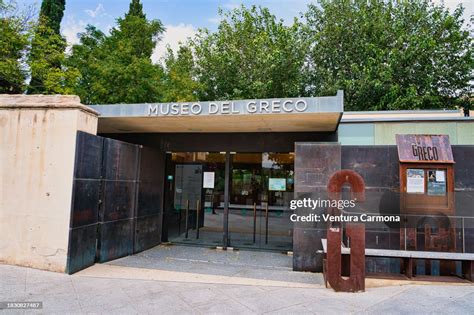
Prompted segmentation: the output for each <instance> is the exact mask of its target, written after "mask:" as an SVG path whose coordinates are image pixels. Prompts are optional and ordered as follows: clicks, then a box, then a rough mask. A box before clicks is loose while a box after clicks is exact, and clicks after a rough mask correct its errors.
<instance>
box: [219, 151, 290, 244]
mask: <svg viewBox="0 0 474 315" xmlns="http://www.w3.org/2000/svg"><path fill="white" fill-rule="evenodd" d="M231 165H232V171H231V184H230V187H231V191H230V202H229V219H228V220H229V242H230V246H233V247H237V248H239V247H242V248H255V249H269V250H282V251H287V250H291V248H292V240H293V236H292V231H293V227H292V224H291V221H290V218H289V217H290V215H291V213H290V209H289V203H290V200H291V199H292V198H293V169H294V167H293V166H294V155H293V154H292V153H237V154H233V155H232V164H231Z"/></svg>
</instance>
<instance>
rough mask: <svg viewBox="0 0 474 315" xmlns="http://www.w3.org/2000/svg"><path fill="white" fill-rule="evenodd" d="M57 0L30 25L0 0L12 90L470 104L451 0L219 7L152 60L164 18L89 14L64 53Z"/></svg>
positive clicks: (6, 81)
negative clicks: (107, 20)
mask: <svg viewBox="0 0 474 315" xmlns="http://www.w3.org/2000/svg"><path fill="white" fill-rule="evenodd" d="M11 1H13V0H11ZM64 4H65V0H43V2H42V6H41V12H40V17H39V22H38V23H36V25H35V26H34V28H33V29H32V28H31V26H28V27H25V24H24V23H23V22H22V21H23V20H22V18H20V17H19V16H16V15H15V13H11V12H12V11H11V10H10V11H9V12H10V13H9V14H8V15H6V14H5V12H7V11H8V10H7V7H8V6H6V5H5V2H4V1H2V0H0V12H1V15H0V31H1V32H2V36H1V38H0V53H1V55H0V84H1V86H0V92H3V93H22V92H24V90H25V80H26V79H27V78H28V77H31V81H30V85H29V87H28V89H27V90H28V92H29V93H62V94H70V93H72V94H77V95H79V96H80V97H81V100H82V102H84V103H86V104H109V103H142V102H160V101H162V102H176V101H184V102H185V101H194V100H220V99H249V98H272V97H298V96H321V95H334V94H335V93H336V91H337V90H339V89H343V90H344V92H345V109H346V110H390V109H427V108H450V107H453V106H454V105H460V106H462V107H464V108H469V107H470V106H471V105H472V94H471V93H472V86H471V84H472V82H474V78H473V71H474V56H473V53H474V50H473V48H474V47H473V37H472V34H473V33H474V32H473V29H472V26H471V25H467V26H466V23H465V22H464V21H463V18H462V17H463V12H464V9H463V8H462V7H461V6H460V7H458V8H457V9H456V10H454V12H452V13H450V12H449V11H448V10H447V9H446V8H444V7H443V6H442V5H435V4H433V3H432V2H429V1H426V0H416V1H395V0H388V1H387V0H371V1H366V0H353V1H330V0H320V1H319V3H318V4H310V5H309V6H308V9H307V11H306V12H305V13H303V14H302V18H301V19H294V20H293V21H292V23H289V24H288V23H286V24H285V23H283V21H282V20H279V19H277V18H276V17H275V16H274V15H272V14H271V13H270V11H269V10H268V9H266V8H261V7H256V6H252V7H249V8H247V7H244V6H241V7H239V8H236V9H233V10H230V11H222V10H220V11H219V14H220V18H221V22H220V23H219V26H218V28H217V31H215V32H211V31H209V30H207V29H201V30H199V31H198V33H197V34H196V35H195V36H194V37H193V38H191V39H189V40H188V41H187V42H186V43H184V44H182V45H181V46H180V48H179V50H178V51H176V52H173V51H172V50H171V49H168V51H167V53H166V55H165V56H164V58H163V65H161V64H159V63H158V64H154V63H153V62H152V60H151V56H152V54H153V51H154V49H155V48H156V46H157V44H159V42H160V37H161V35H162V33H163V31H164V27H163V25H162V24H161V22H160V21H159V20H149V19H147V17H146V15H145V13H144V11H143V6H142V4H141V2H140V1H139V0H131V2H130V5H129V10H128V12H127V13H126V14H125V15H124V16H123V17H121V18H119V19H117V24H116V26H115V27H114V28H112V30H111V31H110V34H105V33H104V32H102V31H101V30H99V29H98V28H96V27H94V26H90V25H89V26H87V28H86V30H85V31H84V32H83V33H82V34H81V35H80V43H79V44H78V45H74V46H73V47H72V49H71V53H70V54H68V55H65V53H64V50H65V48H66V42H65V40H64V39H63V38H62V37H61V35H60V33H59V29H60V23H61V19H62V16H63V11H64ZM31 30H32V31H31ZM31 34H34V36H31ZM26 52H27V54H26ZM25 55H27V56H28V58H27V61H28V66H29V67H25ZM27 70H28V71H27Z"/></svg>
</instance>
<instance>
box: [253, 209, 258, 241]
mask: <svg viewBox="0 0 474 315" xmlns="http://www.w3.org/2000/svg"><path fill="white" fill-rule="evenodd" d="M256 233H257V204H256V203H255V202H254V203H253V243H254V244H255V240H256V236H255V235H256Z"/></svg>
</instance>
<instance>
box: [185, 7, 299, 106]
mask: <svg viewBox="0 0 474 315" xmlns="http://www.w3.org/2000/svg"><path fill="white" fill-rule="evenodd" d="M220 15H221V18H222V21H221V23H220V25H219V27H218V30H217V32H215V33H211V32H209V31H208V30H206V29H204V30H200V31H199V32H198V34H197V35H196V37H195V38H194V40H193V44H192V47H193V50H194V52H195V55H196V65H197V67H196V68H197V77H198V79H199V82H200V83H201V84H202V86H203V92H202V94H201V96H200V98H201V99H205V100H213V99H230V98H265V97H283V96H297V95H299V94H300V93H301V81H302V79H303V77H302V67H303V65H304V57H305V51H306V49H305V45H306V44H305V43H306V42H305V41H302V40H301V36H299V29H300V24H299V23H298V22H297V21H296V20H295V21H294V23H293V24H292V25H291V26H285V25H284V24H283V21H282V20H277V19H276V18H275V16H274V15H272V14H271V13H270V11H269V10H268V9H266V8H257V7H255V6H252V7H251V8H245V7H244V6H242V7H240V8H237V9H234V10H232V11H229V12H227V13H224V12H223V11H220Z"/></svg>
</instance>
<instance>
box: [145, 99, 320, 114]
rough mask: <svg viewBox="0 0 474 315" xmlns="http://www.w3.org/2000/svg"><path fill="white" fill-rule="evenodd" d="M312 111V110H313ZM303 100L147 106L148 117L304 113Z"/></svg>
mask: <svg viewBox="0 0 474 315" xmlns="http://www.w3.org/2000/svg"><path fill="white" fill-rule="evenodd" d="M313 110H314V109H313ZM307 111H308V103H307V101H306V100H305V99H273V100H272V99H270V100H251V101H220V102H194V103H163V104H148V112H147V115H148V116H196V115H240V114H278V113H304V112H307Z"/></svg>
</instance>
